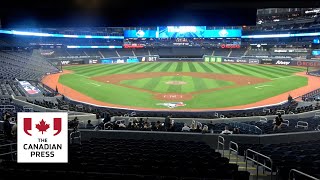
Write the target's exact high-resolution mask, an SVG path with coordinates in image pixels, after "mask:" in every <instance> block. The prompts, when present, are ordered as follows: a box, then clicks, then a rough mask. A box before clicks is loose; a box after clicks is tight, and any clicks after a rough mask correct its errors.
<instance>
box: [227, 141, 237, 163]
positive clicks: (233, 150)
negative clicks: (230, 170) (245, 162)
mask: <svg viewBox="0 0 320 180" xmlns="http://www.w3.org/2000/svg"><path fill="white" fill-rule="evenodd" d="M232 145H234V146H235V149H233V148H232ZM231 152H235V153H236V155H237V156H236V164H238V158H239V146H238V144H237V143H235V142H233V141H230V142H229V159H230V156H231Z"/></svg>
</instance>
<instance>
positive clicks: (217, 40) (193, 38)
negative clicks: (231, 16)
mask: <svg viewBox="0 0 320 180" xmlns="http://www.w3.org/2000/svg"><path fill="white" fill-rule="evenodd" d="M241 35H242V30H241V28H238V29H223V28H215V29H207V27H206V26H158V27H157V30H143V29H140V30H124V38H125V40H124V48H143V47H157V46H202V47H220V48H240V45H241Z"/></svg>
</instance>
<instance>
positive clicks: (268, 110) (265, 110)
mask: <svg viewBox="0 0 320 180" xmlns="http://www.w3.org/2000/svg"><path fill="white" fill-rule="evenodd" d="M262 112H268V113H270V109H268V108H263V109H262Z"/></svg>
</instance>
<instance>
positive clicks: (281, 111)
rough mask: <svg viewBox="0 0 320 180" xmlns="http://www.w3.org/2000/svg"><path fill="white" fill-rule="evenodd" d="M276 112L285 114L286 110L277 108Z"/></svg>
mask: <svg viewBox="0 0 320 180" xmlns="http://www.w3.org/2000/svg"><path fill="white" fill-rule="evenodd" d="M278 113H281V114H282V115H283V114H286V111H285V110H277V114H278Z"/></svg>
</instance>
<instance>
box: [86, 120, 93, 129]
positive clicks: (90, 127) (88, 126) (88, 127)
mask: <svg viewBox="0 0 320 180" xmlns="http://www.w3.org/2000/svg"><path fill="white" fill-rule="evenodd" d="M93 128H94V126H93V124H91V120H88V124H86V129H93Z"/></svg>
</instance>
